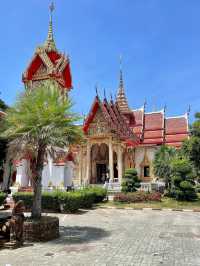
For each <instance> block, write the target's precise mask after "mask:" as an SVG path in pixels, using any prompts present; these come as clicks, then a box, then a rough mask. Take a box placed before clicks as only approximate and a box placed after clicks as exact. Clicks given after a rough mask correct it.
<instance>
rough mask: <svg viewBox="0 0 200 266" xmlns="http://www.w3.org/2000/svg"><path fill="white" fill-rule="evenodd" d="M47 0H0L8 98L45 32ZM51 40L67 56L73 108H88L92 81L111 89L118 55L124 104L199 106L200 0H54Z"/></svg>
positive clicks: (0, 80) (0, 79) (0, 85)
mask: <svg viewBox="0 0 200 266" xmlns="http://www.w3.org/2000/svg"><path fill="white" fill-rule="evenodd" d="M49 3H50V1H47V0H42V1H41V0H28V1H27V0H20V1H13V0H12V1H11V0H7V1H2V2H1V16H0V35H1V37H0V39H1V41H0V91H1V95H0V97H1V98H2V99H3V100H5V101H6V102H7V103H8V104H12V103H13V102H14V100H15V97H16V95H17V93H18V92H19V91H21V90H23V84H22V82H21V75H22V72H23V71H24V70H25V68H26V66H27V65H28V63H29V61H30V59H31V57H32V56H33V53H34V50H35V48H36V46H38V45H39V44H42V43H43V42H44V40H45V39H46V36H47V29H48V20H49V13H48V6H49ZM54 3H55V6H56V10H55V12H54V18H53V23H54V35H55V40H56V44H57V48H58V49H59V50H60V51H62V52H66V53H68V54H69V55H70V58H71V70H72V77H73V86H74V90H73V92H72V93H71V96H72V97H73V100H74V102H75V107H74V108H75V110H76V111H77V112H80V113H81V114H82V113H84V114H85V113H87V112H88V110H89V108H90V106H91V103H92V101H93V99H94V96H95V89H94V88H95V85H96V84H98V86H99V91H100V94H101V95H103V89H104V88H105V89H106V91H107V95H108V96H110V93H112V94H113V95H115V94H116V91H117V87H118V83H119V56H120V54H122V56H123V75H124V83H125V89H126V94H127V97H128V99H129V105H130V106H131V107H132V108H134V109H135V108H138V107H140V106H142V104H143V102H144V99H145V98H146V100H147V110H148V111H151V110H155V109H161V108H162V107H163V106H164V105H165V104H166V105H167V115H169V116H173V115H180V114H183V113H185V112H186V110H187V108H188V105H189V104H191V106H192V111H191V116H193V113H194V112H196V111H200V97H199V95H200V93H199V87H200V15H199V14H200V1H199V0H190V1H188V0H167V1H163V0H101V1H96V0H73V1H71V0H68V1H64V0H55V1H54Z"/></svg>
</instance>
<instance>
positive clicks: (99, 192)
mask: <svg viewBox="0 0 200 266" xmlns="http://www.w3.org/2000/svg"><path fill="white" fill-rule="evenodd" d="M106 194H107V191H106V190H105V189H103V188H95V187H94V188H86V189H83V190H78V191H75V192H65V191H53V192H43V193H42V209H43V210H51V211H59V210H60V207H61V205H62V207H63V210H64V211H65V212H75V211H77V210H78V209H81V208H83V209H84V208H91V207H92V205H93V204H94V203H98V202H101V201H102V200H103V199H104V198H105V196H106ZM13 198H14V201H15V202H17V201H18V200H23V201H24V204H25V207H26V209H29V210H30V209H31V208H32V203H33V193H30V192H17V193H15V194H14V195H13Z"/></svg>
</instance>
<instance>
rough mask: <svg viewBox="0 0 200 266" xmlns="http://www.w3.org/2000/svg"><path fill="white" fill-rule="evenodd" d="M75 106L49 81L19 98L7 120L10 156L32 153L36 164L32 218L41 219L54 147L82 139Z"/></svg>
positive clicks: (6, 131)
mask: <svg viewBox="0 0 200 266" xmlns="http://www.w3.org/2000/svg"><path fill="white" fill-rule="evenodd" d="M71 108H72V102H71V100H70V99H69V98H68V97H66V96H65V95H64V94H63V92H62V91H61V89H60V88H59V87H58V85H57V84H56V83H55V82H53V81H46V82H44V83H42V84H41V85H39V86H38V87H37V88H34V89H32V90H26V91H25V93H24V94H23V95H21V96H19V97H18V99H17V102H16V104H15V105H14V107H12V108H10V109H9V110H8V111H7V115H6V116H5V120H4V122H5V125H6V130H4V133H3V134H2V135H3V136H4V137H6V138H8V139H9V140H10V142H9V154H12V156H15V155H17V154H19V153H20V152H22V151H25V150H30V149H31V150H32V153H33V154H34V155H35V158H36V163H35V167H34V173H35V175H34V176H33V191H34V196H33V208H32V217H33V218H35V219H38V218H40V217H41V192H42V185H41V184H42V182H41V180H42V171H43V163H44V160H45V156H46V155H47V153H48V152H49V153H50V154H51V155H52V154H53V152H54V151H55V149H54V147H62V148H64V147H66V146H69V145H70V144H73V143H74V142H77V141H79V140H80V139H81V129H80V127H78V126H76V125H75V122H77V121H79V119H80V117H79V116H77V114H75V113H73V112H72V110H71Z"/></svg>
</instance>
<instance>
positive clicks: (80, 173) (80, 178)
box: [78, 146, 83, 185]
mask: <svg viewBox="0 0 200 266" xmlns="http://www.w3.org/2000/svg"><path fill="white" fill-rule="evenodd" d="M82 149H83V147H82V146H81V148H80V155H79V156H80V157H79V167H78V171H79V185H82V157H83V156H82V153H83V151H82Z"/></svg>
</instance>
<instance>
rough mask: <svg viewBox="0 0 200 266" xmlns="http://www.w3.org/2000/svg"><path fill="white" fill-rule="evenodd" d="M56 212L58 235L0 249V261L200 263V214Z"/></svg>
mask: <svg viewBox="0 0 200 266" xmlns="http://www.w3.org/2000/svg"><path fill="white" fill-rule="evenodd" d="M58 216H59V218H60V225H61V227H60V232H61V237H60V238H59V239H57V240H54V241H51V242H48V243H39V244H33V245H32V244H26V245H25V246H24V247H23V248H21V249H16V250H0V266H5V265H12V266H31V265H34V266H43V265H49V266H51V265H53V266H61V265H62V266H64V265H88V266H89V265H102V266H103V265H105V266H106V265H112V266H113V265H140V266H142V265H145V266H147V265H169V266H172V265H177V266H181V265H184V266H186V265H193V266H197V265H200V213H194V212H172V211H150V210H143V211H139V210H122V209H119V210H116V209H96V210H90V211H88V212H83V213H80V214H76V215H65V214H59V215H58Z"/></svg>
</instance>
